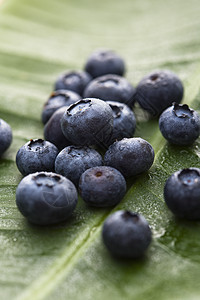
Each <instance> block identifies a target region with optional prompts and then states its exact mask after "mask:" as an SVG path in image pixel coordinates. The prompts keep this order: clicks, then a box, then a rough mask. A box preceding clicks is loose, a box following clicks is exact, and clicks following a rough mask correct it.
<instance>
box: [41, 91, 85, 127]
mask: <svg viewBox="0 0 200 300" xmlns="http://www.w3.org/2000/svg"><path fill="white" fill-rule="evenodd" d="M80 99H81V96H80V95H79V94H77V93H75V92H73V91H70V90H57V91H55V92H53V93H51V95H50V97H49V98H48V100H47V102H46V103H45V104H44V107H43V110H42V122H43V124H46V123H47V122H48V120H49V119H50V117H51V116H52V115H53V113H54V112H55V111H56V110H57V109H59V108H60V107H62V106H69V105H71V104H72V103H75V102H76V101H78V100H80Z"/></svg>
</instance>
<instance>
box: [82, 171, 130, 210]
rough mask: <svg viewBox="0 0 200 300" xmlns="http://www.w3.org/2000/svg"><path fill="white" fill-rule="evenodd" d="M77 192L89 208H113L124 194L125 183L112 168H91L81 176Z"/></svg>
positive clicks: (119, 174) (122, 177)
mask: <svg viewBox="0 0 200 300" xmlns="http://www.w3.org/2000/svg"><path fill="white" fill-rule="evenodd" d="M79 191H80V195H81V197H82V199H83V200H84V201H85V202H86V203H87V204H89V205H91V206H96V207H108V206H114V205H116V204H118V203H119V202H120V201H121V200H122V198H123V197H124V195H125V193H126V181H125V179H124V176H123V175H122V174H121V173H120V172H119V171H118V170H116V169H114V168H111V167H106V166H100V167H93V168H90V169H87V170H86V171H85V172H84V173H83V174H82V175H81V177H80V182H79Z"/></svg>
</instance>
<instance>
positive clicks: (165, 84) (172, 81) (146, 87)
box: [135, 70, 183, 116]
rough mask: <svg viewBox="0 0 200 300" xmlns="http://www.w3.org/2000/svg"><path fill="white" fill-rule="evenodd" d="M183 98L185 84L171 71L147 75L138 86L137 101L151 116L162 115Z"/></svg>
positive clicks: (154, 72) (160, 71)
mask: <svg viewBox="0 0 200 300" xmlns="http://www.w3.org/2000/svg"><path fill="white" fill-rule="evenodd" d="M182 98H183V84H182V82H181V81H180V79H179V78H178V77H177V75H176V74H174V73H173V72H171V71H168V70H159V71H153V72H151V73H150V74H148V75H146V76H145V77H144V78H143V79H142V80H141V81H140V82H139V84H138V86H137V93H136V96H135V100H136V101H137V102H138V103H139V104H140V106H141V107H142V108H143V109H144V110H147V111H148V112H149V113H150V114H151V115H153V116H157V115H160V114H161V113H162V112H163V110H165V109H166V108H167V107H169V106H170V105H172V103H173V102H177V103H180V102H181V100H182Z"/></svg>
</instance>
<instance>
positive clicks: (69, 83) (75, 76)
mask: <svg viewBox="0 0 200 300" xmlns="http://www.w3.org/2000/svg"><path fill="white" fill-rule="evenodd" d="M91 80H92V77H91V76H90V74H88V73H87V72H84V71H68V72H65V73H64V74H61V75H60V76H59V77H58V79H57V80H56V83H55V90H70V91H74V92H76V93H77V94H79V95H81V96H82V95H83V91H84V89H85V87H86V86H87V85H88V83H89V82H90V81H91Z"/></svg>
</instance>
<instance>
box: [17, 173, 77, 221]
mask: <svg viewBox="0 0 200 300" xmlns="http://www.w3.org/2000/svg"><path fill="white" fill-rule="evenodd" d="M77 201H78V195H77V191H76V188H75V186H74V184H73V183H72V182H71V181H70V180H68V179H67V178H65V177H63V176H61V175H58V174H55V173H48V172H38V173H34V174H29V175H28V176H26V177H24V178H23V179H22V181H21V182H20V183H19V185H18V187H17V190H16V203H17V207H18V209H19V211H20V212H21V213H22V214H23V215H24V217H26V218H27V219H28V221H30V222H31V223H34V224H38V225H50V224H55V223H58V222H62V221H65V220H67V219H68V218H69V217H70V216H71V214H72V212H73V211H74V209H75V207H76V204H77Z"/></svg>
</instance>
